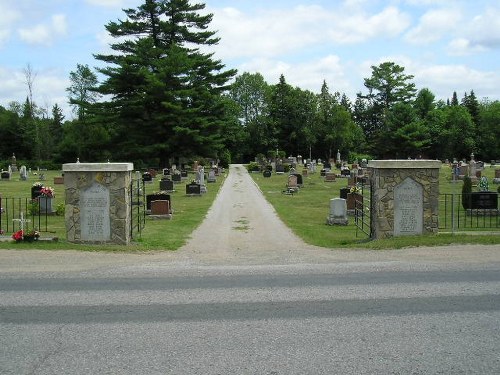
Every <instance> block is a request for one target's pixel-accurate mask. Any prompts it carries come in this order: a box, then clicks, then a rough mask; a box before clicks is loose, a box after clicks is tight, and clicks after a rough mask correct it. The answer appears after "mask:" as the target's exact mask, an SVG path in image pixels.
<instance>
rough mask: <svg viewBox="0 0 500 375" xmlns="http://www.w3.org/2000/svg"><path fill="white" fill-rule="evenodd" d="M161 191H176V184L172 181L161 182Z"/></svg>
mask: <svg viewBox="0 0 500 375" xmlns="http://www.w3.org/2000/svg"><path fill="white" fill-rule="evenodd" d="M160 190H162V191H174V182H173V181H172V180H160Z"/></svg>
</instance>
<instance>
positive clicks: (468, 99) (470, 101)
mask: <svg viewBox="0 0 500 375" xmlns="http://www.w3.org/2000/svg"><path fill="white" fill-rule="evenodd" d="M462 105H463V106H464V107H465V108H467V110H468V111H469V113H470V115H471V117H472V121H474V125H476V126H478V125H479V121H480V119H479V102H478V101H477V99H476V95H475V94H474V90H471V92H470V95H467V93H465V94H464V98H463V99H462Z"/></svg>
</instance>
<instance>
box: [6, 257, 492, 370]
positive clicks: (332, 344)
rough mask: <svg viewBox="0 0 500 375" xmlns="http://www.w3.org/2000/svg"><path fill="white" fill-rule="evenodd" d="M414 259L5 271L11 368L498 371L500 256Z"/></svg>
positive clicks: (7, 338)
mask: <svg viewBox="0 0 500 375" xmlns="http://www.w3.org/2000/svg"><path fill="white" fill-rule="evenodd" d="M408 266H409V264H406V265H403V264H398V265H395V264H393V263H380V264H373V263H363V264H330V265H291V266H252V267H229V268H228V267H207V268H203V267H202V268H183V267H170V268H168V269H165V268H162V270H159V269H158V268H156V269H155V268H152V269H150V270H149V271H150V272H149V271H148V270H147V269H145V268H144V267H142V268H130V267H125V268H120V269H115V270H114V271H111V270H109V272H107V276H106V275H104V274H103V272H102V270H101V271H92V272H83V273H76V274H75V273H60V274H57V275H40V274H37V275H36V277H33V276H35V275H31V276H29V275H25V276H18V277H12V275H11V276H9V277H2V278H0V373H1V374H16V375H17V374H391V373H392V374H439V373H442V374H452V373H453V374H460V373H463V374H465V373H467V374H497V373H500V357H499V356H498V348H499V347H500V324H499V322H500V272H499V271H500V264H499V263H496V264H488V265H484V264H483V265H477V264H476V265H474V266H472V267H463V266H455V267H451V266H446V267H444V266H440V267H437V268H432V269H428V267H427V266H425V267H424V266H422V265H421V264H420V265H418V264H417V265H415V264H413V265H412V267H411V268H412V269H409V267H408ZM150 273H152V274H154V276H151V275H150Z"/></svg>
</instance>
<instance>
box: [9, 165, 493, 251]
mask: <svg viewBox="0 0 500 375" xmlns="http://www.w3.org/2000/svg"><path fill="white" fill-rule="evenodd" d="M386 162H387V161H377V162H376V163H375V164H373V162H368V161H366V162H362V163H359V164H358V163H353V164H350V165H347V164H345V163H344V164H343V165H341V166H340V168H339V166H335V165H334V164H333V163H324V164H323V163H321V162H317V163H316V162H315V163H307V164H304V165H300V164H299V163H298V160H296V159H294V158H289V160H287V163H282V164H278V165H259V164H258V163H257V168H256V167H255V164H250V165H249V166H248V168H249V169H250V171H251V172H254V173H251V176H252V178H253V179H254V181H255V182H256V183H257V184H258V185H259V187H260V188H261V190H262V192H263V194H264V196H265V197H266V199H267V200H268V201H269V202H270V203H271V204H272V205H273V206H274V207H275V209H276V211H277V212H278V214H279V215H280V217H281V218H282V220H283V221H284V222H285V223H286V224H287V225H288V226H289V227H290V228H292V229H293V230H294V231H295V232H296V233H297V234H298V235H299V236H300V237H302V238H303V239H304V240H305V241H306V242H308V243H310V244H314V245H318V246H324V247H342V246H353V245H355V244H360V243H362V242H363V241H366V240H368V239H370V236H371V235H373V233H374V232H375V233H378V232H377V231H379V229H380V228H383V227H385V232H384V231H382V232H383V234H381V235H376V236H375V237H377V238H378V237H381V238H386V237H392V236H406V235H420V234H425V233H426V232H427V231H429V232H430V233H436V232H441V233H442V232H444V233H446V232H457V233H460V232H461V231H462V232H463V231H488V232H491V231H496V232H498V231H499V230H500V221H499V220H500V218H499V215H498V194H497V193H496V191H497V189H498V186H499V184H497V183H496V182H497V181H498V179H499V178H500V171H499V168H498V167H497V166H489V164H486V165H485V164H483V163H478V165H477V166H476V169H475V170H474V169H472V171H473V172H474V175H475V176H476V177H478V176H480V178H476V179H475V180H474V179H470V180H471V186H472V189H473V191H472V194H471V195H470V196H471V199H470V200H467V201H468V202H469V201H470V202H472V203H471V204H472V206H471V207H463V199H461V197H463V196H468V195H466V194H463V192H462V188H463V186H464V182H465V184H466V183H467V181H468V178H464V176H465V177H469V176H468V175H464V176H462V175H461V173H465V168H462V170H460V169H458V170H459V174H458V176H462V177H460V178H456V176H457V174H456V171H457V166H456V165H454V163H453V162H452V163H441V162H437V161H433V162H432V163H430V164H432V165H433V166H432V169H433V170H434V171H433V172H432V173H431V174H430V177H429V179H430V180H435V181H436V182H439V186H438V188H437V189H438V190H435V189H436V188H433V189H434V190H432V192H430V193H429V192H427V190H426V189H427V188H426V187H425V186H426V184H427V182H425V181H426V180H423V179H422V174H423V172H422V171H420V170H417V171H416V172H415V173H407V172H404V173H401V174H400V175H399V174H398V176H400V177H398V178H399V180H398V179H395V178H394V176H396V175H397V174H395V172H387V171H385V172H384V173H385V174H386V175H387V176H388V177H387V178H388V180H387V182H384V183H383V184H382V185H383V186H380V187H379V188H381V189H385V190H387V191H389V192H394V195H393V196H394V202H393V203H388V204H386V209H387V210H388V211H387V212H386V213H383V212H379V211H377V210H379V209H380V208H379V207H371V206H370V204H371V200H372V198H373V197H372V196H371V193H370V182H371V180H370V177H371V176H372V175H373V174H374V173H379V172H374V169H373V168H374V166H375V167H376V164H377V163H379V164H380V163H386ZM397 164H398V165H401V164H402V165H405V164H411V163H410V162H408V161H402V162H401V161H398V163H397ZM84 165H85V163H81V164H80V163H69V164H68V166H69V169H67V168H68V167H67V166H66V167H63V168H62V169H61V170H59V171H47V170H43V171H37V172H38V173H34V172H31V170H29V171H28V169H27V168H26V167H24V168H23V166H21V167H20V168H18V170H17V171H16V172H13V171H12V169H11V170H10V171H9V170H5V171H2V174H3V175H4V178H3V179H2V180H0V197H2V198H3V200H2V203H0V206H1V210H2V214H1V220H0V229H1V230H2V232H3V233H1V234H0V235H2V237H3V239H4V241H5V240H7V241H9V240H10V241H13V240H14V239H13V237H12V235H13V234H14V233H16V232H18V231H19V228H20V225H22V226H23V228H24V229H25V233H26V235H27V237H28V233H32V234H33V233H34V232H36V233H37V237H36V238H37V240H39V242H44V240H47V239H56V238H57V239H59V242H58V244H57V245H52V246H56V247H57V246H61V247H63V248H64V247H67V246H68V243H72V245H71V246H75V247H76V248H78V246H79V245H82V244H83V245H85V244H92V243H100V244H107V245H109V246H111V247H110V248H111V249H112V248H113V246H116V245H117V244H118V245H123V244H128V248H129V249H137V250H140V249H148V248H151V249H153V248H162V249H172V250H173V249H176V248H178V247H179V246H181V245H182V244H183V243H184V241H185V239H186V238H187V237H188V236H189V234H190V233H191V231H192V230H193V229H194V228H195V227H196V226H197V225H198V224H199V223H201V221H202V220H203V218H204V215H205V214H206V212H207V210H208V208H209V207H210V205H211V203H212V201H213V199H214V198H215V196H216V194H217V192H218V190H219V188H220V186H221V184H222V183H223V182H224V171H223V170H222V169H219V168H210V167H207V168H206V169H205V167H204V166H201V165H198V163H196V164H193V165H192V166H189V167H185V168H184V167H183V168H182V169H180V170H176V169H175V168H166V169H163V170H161V169H160V170H159V171H157V170H155V169H151V168H148V169H147V170H143V171H134V170H133V166H131V165H129V164H128V163H121V164H120V163H118V164H117V163H103V164H102V165H104V169H105V170H104V171H100V172H99V171H87V172H88V173H94V174H89V175H87V174H86V173H87V172H85V173H80V174H78V177H77V178H75V177H74V176H72V173H73V172H75V171H74V170H72V168H76V170H77V171H80V169H79V168H82V167H83V166H84ZM86 166H87V167H90V169H92V168H94V167H93V163H90V165H86ZM116 166H118V167H119V169H120V168H125V171H123V172H125V174H126V179H125V180H124V181H123V182H122V183H121V185H122V186H121V185H120V186H121V187H120V186H115V185H113V184H115V183H116V181H118V180H119V178H118V177H116V176H115V174H114V173H115V172H116V171H111V170H108V169H107V168H113V167H116ZM370 166H371V167H370ZM379 167H380V165H379ZM65 168H66V170H65ZM370 168H371V169H370ZM384 168H385V167H383V168H382V169H384ZM299 171H300V172H299ZM80 172H81V171H80ZM323 172H325V173H323ZM347 172H349V173H347ZM7 173H8V174H9V176H7ZM467 173H469V174H470V170H469V169H468V170H467ZM327 174H328V175H332V176H334V179H332V180H329V179H327V178H325V177H326V175H327ZM414 175H415V176H416V177H414ZM174 176H178V177H175V179H179V180H180V181H174V178H173V177H174ZM380 176H382V175H380ZM127 179H130V180H127ZM61 180H62V182H63V184H60V182H61ZM49 181H50V185H52V187H51V186H49V183H48V182H49ZM96 181H98V182H99V184H96V183H95V182H96ZM377 181H382V180H380V178H379V177H377ZM52 182H58V183H57V184H56V183H52ZM371 183H372V185H373V182H371ZM106 184H108V185H106ZM130 184H132V186H138V187H139V189H140V190H141V191H140V194H139V195H138V196H136V197H133V198H132V202H129V204H128V205H130V207H131V210H132V211H133V212H132V214H130V213H127V212H126V207H125V206H127V205H125V206H123V205H122V206H117V205H116V204H115V203H113V202H115V201H116V202H118V201H121V200H123V201H124V202H126V200H127V199H128V198H127V197H128V193H126V194H125V195H123V197H122V198H120V197H119V196H117V197H116V198H113V195H112V194H111V192H113V194H114V193H115V192H119V191H121V192H122V193H123V192H126V191H127V189H130V186H131V185H130ZM134 184H136V185H134ZM391 184H394V185H391ZM388 186H392V187H389V188H388ZM78 189H79V190H80V192H79V193H78V194H76V193H75V192H76V191H77V190H78ZM42 191H43V192H44V193H42ZM437 191H438V192H439V193H437ZM75 194H76V195H75ZM377 194H378V193H377ZM391 194H392V193H391ZM437 194H438V195H439V198H438V200H437V205H438V207H434V206H436V196H437ZM49 195H50V196H49ZM391 196H392V195H391ZM419 196H421V197H422V198H418V197H419ZM429 196H433V197H434V198H433V202H434V203H429V202H428V201H427V199H428V197H429ZM77 197H78V199H80V201H78V199H76V198H77ZM193 197H194V198H193ZM403 197H404V198H403ZM410 197H411V199H410ZM11 198H15V199H14V200H9V199H11ZM49 198H50V199H49ZM389 198H390V197H389V196H388V198H384V197H382V198H381V200H382V201H387V199H389ZM34 199H35V201H34ZM33 202H35V204H36V207H35V204H34V203H33ZM82 202H83V203H82ZM142 204H143V205H144V218H143V220H144V227H143V231H142V232H141V233H140V234H127V230H128V229H126V228H127V227H129V226H130V224H134V223H127V221H126V218H127V217H129V216H130V217H134V212H135V210H136V209H137V205H142ZM111 206H112V207H114V208H113V209H112V212H111V211H110V215H109V222H108V221H107V220H108V217H107V215H103V214H102V212H105V211H106V210H110V207H111ZM430 206H433V207H434V208H433V209H432V211H430V212H429V214H427V213H423V214H422V216H421V217H420V216H419V217H414V216H412V215H411V212H412V211H414V210H422V211H423V212H425V209H424V208H428V207H430ZM14 207H16V209H15V210H14ZM18 207H22V209H21V210H18ZM120 207H121V208H120ZM23 208H24V209H23ZM436 209H437V211H436ZM82 210H83V211H84V210H87V211H88V212H90V214H91V215H90V216H91V217H92V219H91V222H88V218H86V219H83V217H82V216H79V214H78V215H76V216H75V213H79V212H81V211H82ZM13 211H15V212H16V213H15V216H12V212H13ZM370 212H376V214H377V216H376V221H377V223H376V225H373V223H372V224H370V223H369V222H370ZM21 214H22V216H21ZM325 218H326V220H325ZM382 218H384V219H382ZM158 219H169V220H168V221H165V220H158ZM85 220H87V221H85ZM134 220H135V219H132V221H134ZM359 220H362V221H363V222H364V221H365V220H366V221H367V223H368V224H367V225H368V229H366V228H365V229H363V228H361V229H360V226H359ZM122 221H123V222H124V223H125V225H124V226H123V225H122ZM372 221H373V219H372ZM401 223H405V224H401ZM82 225H83V227H82ZM120 225H122V227H123V228H122V229H116V228H117V227H119V226H120ZM370 225H372V227H373V228H378V229H377V230H375V229H373V230H372V229H370ZM84 227H85V228H87V229H85V228H84ZM89 228H90V229H89ZM428 229H429V230H428ZM370 231H371V232H370ZM112 233H114V234H112ZM116 233H118V234H116ZM115 237H116V238H119V240H118V241H113V240H112V238H115ZM375 237H373V236H372V238H371V239H373V238H375Z"/></svg>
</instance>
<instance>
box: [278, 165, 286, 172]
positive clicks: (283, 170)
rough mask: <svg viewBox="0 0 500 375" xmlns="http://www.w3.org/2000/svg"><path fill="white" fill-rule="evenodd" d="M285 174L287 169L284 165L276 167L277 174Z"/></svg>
mask: <svg viewBox="0 0 500 375" xmlns="http://www.w3.org/2000/svg"><path fill="white" fill-rule="evenodd" d="M283 173H285V167H284V166H283V165H282V164H278V165H276V174H283Z"/></svg>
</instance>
